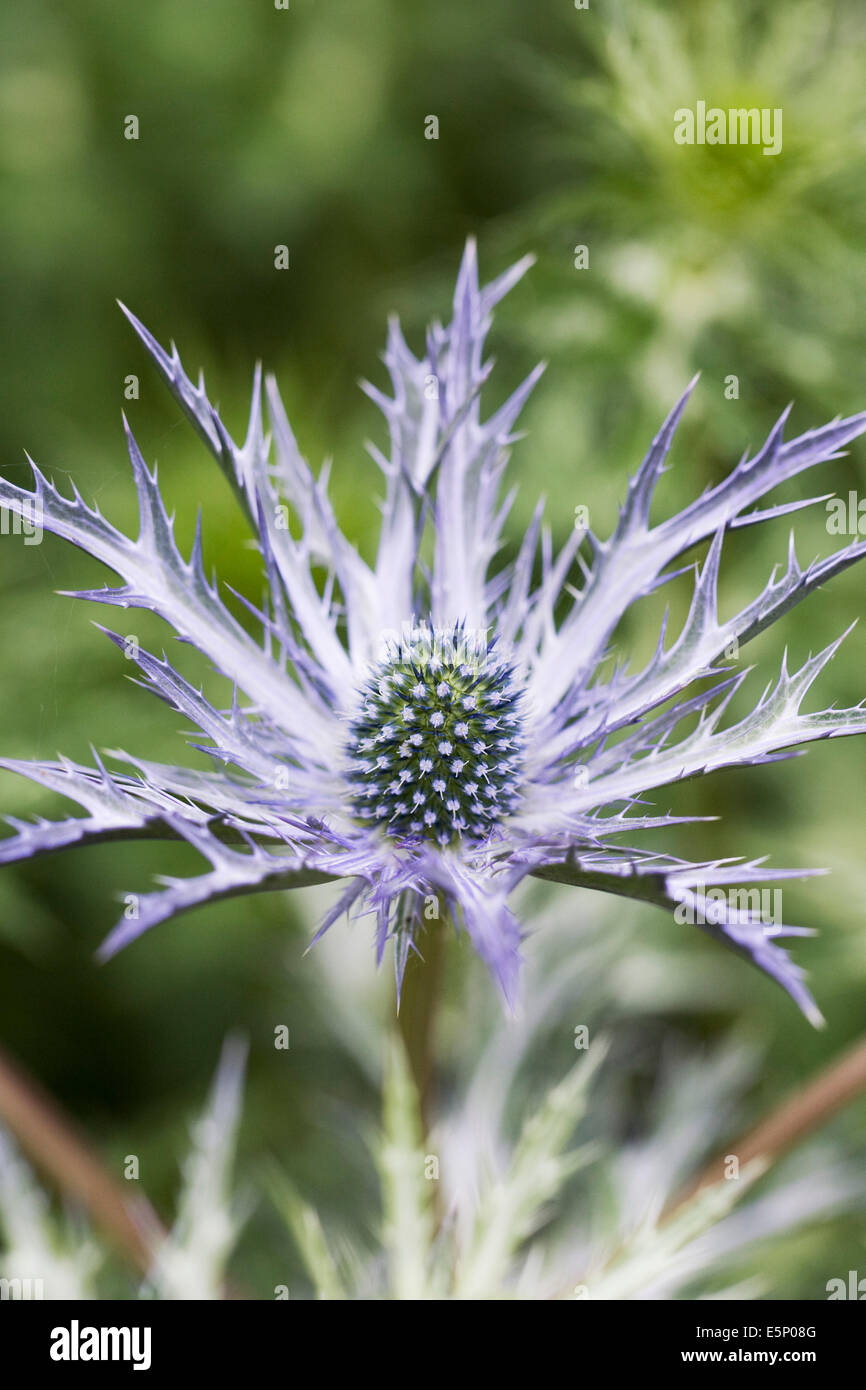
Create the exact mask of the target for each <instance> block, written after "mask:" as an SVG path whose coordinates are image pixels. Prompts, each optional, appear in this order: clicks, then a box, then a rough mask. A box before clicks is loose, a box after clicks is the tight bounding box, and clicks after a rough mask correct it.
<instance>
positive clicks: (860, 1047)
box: [666, 1038, 866, 1216]
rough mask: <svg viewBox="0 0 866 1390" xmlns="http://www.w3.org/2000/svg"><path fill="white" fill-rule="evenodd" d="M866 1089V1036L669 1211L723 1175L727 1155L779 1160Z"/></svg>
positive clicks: (722, 1157)
mask: <svg viewBox="0 0 866 1390" xmlns="http://www.w3.org/2000/svg"><path fill="white" fill-rule="evenodd" d="M864 1091H866V1038H861V1040H860V1041H859V1042H857V1043H855V1044H854V1046H853V1047H852V1048H850V1049H849V1050H848V1051H847V1052H844V1053H843V1054H842V1056H841V1057H839V1058H838V1059H837V1060H836V1061H835V1062H831V1063H830V1065H829V1066H828V1067H825V1068H824V1070H823V1071H820V1072H819V1073H818V1075H817V1076H816V1077H815V1078H814V1080H812V1081H810V1082H808V1083H807V1085H805V1086H804V1087H803V1088H802V1090H799V1091H796V1092H795V1093H794V1095H792V1096H790V1097H789V1098H788V1100H785V1101H783V1102H782V1104H781V1105H780V1106H778V1107H777V1108H776V1109H775V1110H773V1111H771V1112H770V1114H769V1115H767V1116H766V1118H765V1119H763V1120H761V1121H760V1122H759V1123H758V1124H757V1125H755V1127H754V1128H753V1129H750V1130H748V1131H747V1132H746V1133H745V1134H744V1135H743V1136H742V1137H741V1138H740V1139H739V1140H737V1141H736V1142H735V1143H733V1144H729V1145H728V1146H727V1148H726V1150H725V1153H724V1154H718V1155H717V1156H716V1157H715V1158H714V1159H713V1160H712V1162H711V1163H708V1164H707V1166H706V1168H705V1169H704V1170H703V1172H702V1173H700V1174H699V1176H698V1177H697V1178H695V1179H694V1180H693V1181H692V1182H690V1183H689V1184H688V1185H687V1186H686V1187H684V1188H683V1189H682V1190H681V1191H680V1192H679V1193H677V1195H676V1197H675V1198H674V1199H673V1201H672V1202H671V1204H670V1206H669V1207H668V1209H667V1212H666V1215H667V1216H672V1215H673V1213H674V1212H675V1211H677V1210H678V1209H679V1208H680V1207H681V1206H683V1204H684V1203H685V1202H687V1201H689V1200H690V1199H691V1198H692V1197H694V1196H695V1195H696V1193H698V1192H700V1191H701V1190H702V1189H703V1188H705V1187H712V1186H713V1185H714V1184H715V1183H717V1182H721V1180H722V1179H723V1178H724V1176H725V1161H726V1158H727V1156H728V1155H729V1154H733V1155H735V1156H736V1158H737V1160H738V1162H739V1165H740V1167H741V1168H742V1167H744V1166H745V1165H746V1164H747V1163H751V1161H752V1160H753V1159H755V1158H764V1159H767V1160H769V1161H770V1162H775V1161H776V1159H778V1158H780V1157H781V1156H782V1154H784V1153H787V1151H788V1149H790V1148H793V1146H794V1145H795V1144H798V1143H799V1142H800V1140H801V1139H805V1138H806V1136H807V1135H809V1134H812V1133H814V1131H815V1130H817V1129H820V1127H821V1125H823V1124H824V1123H825V1122H826V1121H827V1120H829V1119H830V1117H831V1116H832V1115H835V1113H836V1111H837V1110H841V1109H842V1107H843V1106H845V1105H847V1104H848V1103H849V1101H852V1100H854V1099H855V1097H857V1096H859V1095H862V1094H863V1092H864Z"/></svg>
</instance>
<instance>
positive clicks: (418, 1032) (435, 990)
mask: <svg viewBox="0 0 866 1390" xmlns="http://www.w3.org/2000/svg"><path fill="white" fill-rule="evenodd" d="M416 944H417V947H418V951H419V952H420V956H419V955H416V954H415V953H414V952H411V953H410V956H409V960H408V961H407V963H406V973H405V975H404V977H403V989H402V991H401V997H400V1007H399V1013H398V1026H399V1030H400V1036H401V1037H402V1039H403V1044H404V1046H405V1048H406V1055H407V1057H408V1059H409V1068H410V1070H411V1073H412V1079H413V1081H414V1082H415V1087H416V1089H417V1092H418V1104H419V1108H420V1112H421V1124H422V1127H423V1132H424V1134H425V1135H426V1134H427V1132H428V1130H429V1127H430V1115H431V1112H432V1107H433V1103H434V1100H435V1078H436V1066H435V1031H436V1030H435V1023H436V1006H437V1003H438V1000H439V994H440V988H441V984H442V974H443V967H444V960H445V923H444V922H443V921H441V920H438V919H437V920H434V921H431V922H430V923H429V925H428V926H427V928H426V930H425V931H424V934H423V935H421V936H419V938H418V941H417V943H416Z"/></svg>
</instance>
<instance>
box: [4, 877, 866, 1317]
mask: <svg viewBox="0 0 866 1390" xmlns="http://www.w3.org/2000/svg"><path fill="white" fill-rule="evenodd" d="M540 907H541V912H542V915H544V917H545V923H544V925H545V936H544V944H543V948H542V950H541V952H540V954H539V957H538V958H537V959H536V960H535V961H534V962H533V965H532V966H531V968H530V969H529V971H528V972H527V975H528V978H527V992H526V1000H525V1006H524V1010H523V1012H522V1015H521V1017H520V1018H519V1019H518V1020H515V1021H511V1022H506V1021H505V1020H503V1019H502V1017H501V1015H500V1014H497V1012H496V1011H495V1009H490V1010H488V1009H487V1008H486V1007H485V1005H484V1003H482V1004H481V1007H479V1008H478V1009H476V1010H475V1011H474V1013H473V1014H472V1015H468V1016H466V1015H464V1016H463V1019H462V1026H461V1027H459V1028H454V1027H451V1026H449V1025H448V1021H447V1019H446V1028H445V1033H446V1038H445V1048H444V1052H445V1055H446V1059H447V1060H446V1067H445V1071H446V1074H447V1076H448V1078H449V1080H448V1084H447V1095H444V1096H443V1097H442V1098H441V1099H440V1104H439V1105H438V1106H437V1116H436V1118H435V1120H434V1122H433V1123H432V1125H431V1127H430V1129H429V1130H428V1131H426V1132H425V1130H424V1127H423V1125H422V1121H421V1113H420V1107H419V1097H418V1094H417V1091H416V1089H415V1085H414V1082H413V1079H412V1076H411V1072H410V1069H409V1066H408V1063H407V1059H406V1056H405V1054H404V1052H403V1049H402V1045H401V1044H400V1043H399V1042H398V1041H393V1042H391V1043H390V1044H389V1045H388V1046H387V1048H386V1057H385V1066H384V1080H383V1092H382V1098H383V1114H382V1123H381V1126H380V1127H378V1128H377V1129H376V1130H375V1131H374V1132H371V1134H370V1135H369V1137H368V1143H369V1153H370V1159H371V1162H372V1163H373V1165H374V1167H375V1170H376V1171H377V1172H378V1175H379V1184H378V1185H379V1196H380V1203H381V1205H380V1206H379V1208H378V1210H377V1207H376V1204H375V1199H374V1198H373V1195H372V1193H371V1204H370V1207H369V1209H368V1210H361V1211H356V1212H355V1213H354V1221H353V1226H352V1228H351V1229H343V1228H342V1226H338V1227H337V1229H335V1226H334V1220H333V1217H332V1216H331V1215H330V1214H329V1213H328V1212H326V1211H325V1210H323V1209H321V1208H320V1207H319V1205H318V1204H317V1203H316V1202H315V1200H312V1201H311V1200H310V1198H309V1197H305V1196H304V1195H302V1194H300V1193H299V1192H298V1190H297V1188H296V1186H295V1184H294V1183H293V1182H292V1181H291V1180H290V1178H289V1177H288V1176H287V1173H286V1169H285V1164H284V1163H283V1162H282V1160H281V1159H280V1158H279V1156H274V1157H273V1158H272V1159H271V1160H269V1161H268V1163H267V1164H266V1165H265V1166H264V1167H262V1166H261V1164H259V1166H258V1169H257V1171H253V1172H244V1175H243V1187H244V1191H245V1196H244V1198H243V1200H242V1202H241V1203H239V1202H238V1200H237V1199H236V1197H235V1196H233V1192H234V1188H235V1183H234V1180H233V1179H232V1177H231V1172H232V1167H233V1155H234V1147H235V1142H236V1134H237V1127H238V1123H239V1119H240V1109H239V1104H240V1085H241V1076H242V1065H243V1052H242V1050H241V1049H240V1048H239V1045H238V1044H237V1043H233V1044H230V1045H229V1046H228V1047H227V1049H226V1051H225V1053H224V1057H223V1061H222V1063H221V1066H220V1069H219V1072H218V1076H217V1080H216V1082H215V1085H214V1090H213V1095H212V1098H211V1101H210V1103H209V1106H208V1108H207V1110H206V1113H205V1115H204V1117H203V1119H202V1120H201V1121H199V1123H198V1124H197V1125H196V1126H195V1127H194V1130H193V1135H194V1143H193V1149H192V1153H191V1155H190V1157H189V1159H188V1160H187V1162H186V1163H185V1164H184V1168H183V1183H182V1186H181V1192H180V1196H179V1199H178V1204H177V1217H176V1219H175V1222H174V1225H173V1227H172V1230H171V1232H170V1234H169V1235H168V1236H167V1237H165V1238H162V1239H160V1240H159V1241H154V1244H153V1259H152V1262H151V1266H150V1269H149V1272H148V1276H147V1278H146V1280H145V1281H144V1283H143V1284H141V1285H138V1286H137V1285H136V1284H135V1283H134V1282H131V1281H130V1280H129V1279H128V1278H125V1277H124V1276H123V1275H122V1273H121V1272H120V1271H118V1269H117V1267H116V1264H115V1263H113V1261H112V1259H111V1256H110V1255H109V1253H108V1252H107V1251H101V1252H100V1253H99V1254H98V1257H97V1252H98V1251H99V1242H98V1241H97V1239H96V1238H95V1236H94V1235H92V1234H89V1233H88V1232H87V1230H86V1228H85V1227H84V1226H83V1225H82V1223H81V1222H80V1221H79V1222H78V1224H77V1227H73V1228H71V1229H72V1231H73V1234H72V1235H70V1233H69V1228H67V1230H66V1234H65V1236H64V1237H63V1239H62V1240H61V1238H60V1234H61V1226H60V1225H59V1224H58V1221H57V1220H56V1218H54V1217H53V1216H52V1215H51V1214H50V1208H49V1205H48V1202H47V1199H46V1197H45V1196H44V1195H43V1194H42V1193H41V1192H40V1191H39V1189H38V1188H37V1187H36V1186H35V1184H34V1182H33V1179H32V1177H31V1176H30V1174H29V1172H28V1170H27V1168H26V1166H25V1165H24V1163H23V1162H22V1160H21V1159H20V1158H18V1157H17V1156H15V1155H14V1151H13V1150H12V1147H11V1145H10V1144H9V1143H8V1141H4V1142H5V1147H4V1164H3V1168H2V1179H3V1180H2V1183H0V1223H2V1228H3V1232H4V1253H3V1256H2V1272H3V1276H4V1277H6V1278H8V1279H16V1278H31V1279H33V1278H38V1279H42V1281H43V1286H44V1287H43V1291H42V1293H41V1294H39V1295H36V1296H43V1297H45V1298H52V1297H73V1298H77V1297H93V1296H98V1294H99V1293H100V1292H102V1291H104V1290H105V1289H106V1288H109V1287H110V1288H111V1290H112V1292H113V1293H114V1295H115V1296H126V1297H135V1296H140V1297H157V1298H172V1299H178V1298H180V1299H198V1298H214V1297H219V1296H221V1295H225V1293H226V1292H227V1287H228V1282H227V1281H228V1280H230V1279H231V1278H232V1269H231V1266H232V1259H231V1256H232V1249H233V1246H234V1244H235V1241H236V1239H237V1237H238V1236H239V1234H241V1233H242V1229H241V1228H242V1225H243V1219H244V1215H245V1214H246V1215H249V1214H250V1213H251V1212H252V1210H253V1207H254V1201H253V1196H252V1194H253V1190H254V1189H257V1191H258V1197H257V1199H256V1201H255V1205H256V1206H257V1207H258V1209H259V1213H261V1211H262V1210H265V1209H267V1208H270V1209H271V1210H272V1211H273V1212H274V1213H275V1214H276V1216H277V1217H278V1218H279V1221H278V1223H277V1225H276V1226H274V1227H273V1228H272V1234H271V1239H272V1241H273V1242H274V1243H275V1245H276V1246H277V1247H278V1249H277V1253H276V1255H275V1256H274V1257H273V1258H272V1259H271V1260H270V1261H269V1268H274V1267H278V1266H279V1263H280V1261H281V1260H282V1263H283V1267H285V1268H289V1267H291V1260H289V1259H288V1258H287V1256H288V1253H289V1249H288V1247H289V1245H291V1246H292V1247H294V1250H295V1251H296V1252H297V1253H299V1254H300V1257H301V1259H302V1261H303V1267H304V1270H305V1275H304V1276H303V1277H294V1276H293V1277H291V1278H289V1277H288V1276H287V1277H286V1279H285V1281H284V1282H283V1281H281V1282H280V1283H277V1284H275V1285H274V1286H273V1287H270V1286H264V1282H263V1277H262V1274H261V1273H256V1272H254V1274H253V1277H252V1279H250V1278H249V1271H248V1281H247V1284H246V1285H244V1286H240V1285H239V1286H238V1287H237V1288H235V1290H234V1293H235V1295H236V1296H241V1297H251V1298H266V1299H269V1298H285V1297H292V1298H298V1297H300V1298H305V1297H311V1296H312V1297H317V1298H325V1299H342V1298H355V1299H357V1298H360V1299H425V1300H427V1299H432V1300H436V1299H469V1300H489V1299H500V1298H516V1299H521V1300H524V1299H529V1300H541V1299H544V1300H547V1299H561V1298H565V1299H578V1300H583V1299H589V1300H621V1299H629V1298H641V1299H645V1298H678V1297H726V1298H755V1297H762V1296H775V1297H785V1296H790V1294H791V1289H792V1287H793V1288H795V1289H796V1288H798V1287H799V1286H798V1285H797V1282H796V1281H797V1279H798V1278H800V1279H802V1278H806V1279H809V1280H811V1281H812V1282H811V1296H812V1297H816V1298H821V1297H824V1296H825V1284H826V1281H827V1279H828V1278H829V1277H831V1276H832V1275H833V1274H834V1273H835V1272H836V1271H834V1269H833V1268H832V1267H831V1266H827V1267H826V1270H825V1268H824V1265H823V1264H822V1255H821V1250H822V1245H821V1240H820V1232H821V1225H822V1222H823V1221H824V1220H826V1219H827V1218H829V1217H830V1216H832V1215H837V1216H838V1215H839V1214H840V1213H842V1212H848V1213H850V1214H851V1215H852V1216H854V1214H855V1213H859V1212H862V1208H863V1203H864V1198H866V1193H864V1189H863V1182H862V1174H860V1173H858V1171H857V1169H856V1168H855V1166H854V1163H853V1162H850V1161H849V1162H844V1161H840V1160H839V1159H838V1158H833V1157H830V1156H828V1154H826V1153H825V1151H824V1149H823V1146H822V1145H821V1143H820V1142H816V1141H815V1140H814V1138H812V1140H811V1141H810V1143H809V1144H808V1145H807V1147H806V1148H805V1149H804V1150H803V1151H802V1152H801V1153H799V1154H798V1155H796V1156H795V1157H794V1158H793V1159H792V1158H789V1159H787V1160H786V1162H785V1163H784V1164H779V1165H774V1164H773V1163H772V1160H773V1159H774V1158H776V1157H777V1155H774V1154H773V1153H771V1152H769V1151H768V1152H767V1155H766V1157H765V1159H764V1160H761V1159H758V1158H755V1159H752V1160H751V1161H750V1162H748V1163H744V1165H743V1167H742V1169H741V1170H739V1171H737V1165H736V1163H734V1164H733V1165H732V1164H731V1158H732V1157H733V1158H735V1157H736V1153H734V1154H733V1155H727V1162H726V1164H725V1165H722V1164H719V1166H718V1171H717V1172H715V1175H714V1176H715V1180H714V1181H704V1182H702V1183H700V1184H699V1185H698V1186H697V1188H696V1190H694V1191H691V1192H690V1191H689V1181H690V1180H691V1179H693V1178H694V1177H695V1175H696V1173H697V1172H698V1171H699V1169H700V1168H701V1165H702V1164H703V1163H704V1162H705V1160H706V1158H707V1155H708V1154H709V1153H710V1152H711V1151H713V1150H715V1149H716V1148H717V1147H718V1146H719V1144H720V1143H727V1144H729V1145H730V1143H731V1142H732V1138H733V1136H734V1135H735V1134H736V1132H737V1130H738V1127H739V1126H740V1125H741V1124H742V1121H743V1117H744V1106H743V1097H744V1094H745V1091H746V1088H747V1087H748V1085H749V1082H750V1079H751V1078H753V1077H754V1074H755V1071H756V1069H757V1067H758V1064H759V1061H760V1049H759V1047H758V1046H757V1045H756V1044H755V1043H753V1042H752V1043H747V1042H746V1041H745V1040H744V1039H740V1040H739V1041H737V1040H735V1039H731V1040H729V1041H728V1042H727V1043H724V1044H722V1045H717V1046H715V1047H714V1048H712V1049H708V1048H705V1047H704V1048H700V1049H696V1048H694V1047H693V1046H690V1045H688V1044H687V1043H686V1042H685V1040H684V1039H682V1038H680V1039H679V1040H677V1041H676V1043H675V1044H674V1045H673V1046H671V1047H669V1048H668V1049H667V1050H666V1060H665V1061H664V1062H663V1064H662V1066H661V1067H660V1069H659V1071H658V1074H657V1076H656V1078H655V1080H654V1082H653V1084H652V1086H651V1088H650V1090H649V1092H648V1093H647V1094H646V1095H645V1096H644V1099H643V1100H642V1101H640V1102H639V1103H637V1104H636V1103H635V1100H634V1097H635V1095H636V1094H638V1093H639V1088H640V1083H641V1080H642V1078H645V1064H644V1060H643V1058H642V1056H641V1054H640V1052H639V1051H638V1050H636V1049H635V1047H634V1046H633V1041H634V1040H635V1039H636V1038H637V1037H639V1036H640V1034H639V1032H633V1028H634V1024H633V1022H630V1017H631V1013H632V1009H631V1006H629V1005H628V1004H627V1003H625V1002H624V999H623V997H622V995H621V994H620V998H619V1003H618V1005H617V1006H614V1005H613V1004H612V1001H611V997H610V996H611V989H614V990H617V989H618V984H617V983H612V981H611V972H610V968H609V967H610V962H611V959H616V958H617V957H618V956H619V957H620V958H623V959H624V958H625V957H626V956H627V955H628V954H629V948H630V946H635V945H636V943H634V942H633V941H632V942H629V937H630V935H631V933H630V932H629V930H628V929H626V928H623V927H622V926H621V925H619V924H617V922H616V921H615V920H613V919H612V918H611V917H610V916H609V914H607V913H605V914H599V915H598V916H596V917H595V918H594V919H593V918H590V919H589V920H588V921H587V922H586V924H585V931H584V933H583V934H582V940H581V944H580V948H579V950H578V951H577V952H575V951H574V949H573V946H572V942H573V931H572V927H571V924H570V923H569V922H567V921H564V920H563V917H562V914H561V912H558V911H556V910H555V909H554V908H552V907H551V908H548V909H545V908H544V905H543V903H541V904H540ZM637 950H638V953H639V952H640V947H639V946H638V947H637ZM340 954H341V955H342V954H344V953H340ZM651 955H652V953H649V954H648V958H651ZM329 962H330V963H329V966H328V969H339V968H340V967H339V964H338V962H337V960H336V956H335V954H334V953H333V952H331V953H330V956H329ZM355 978H356V986H355V988H356V991H357V997H356V998H354V999H353V1004H359V1003H360V1002H361V998H362V996H363V990H364V986H363V983H358V982H357V977H355ZM349 993H350V996H351V994H352V985H351V984H350V985H349ZM488 1002H489V1001H488ZM617 1013H618V1019H617V1023H616V1027H615V1029H614V1030H613V1031H612V1032H611V1034H610V1036H609V1039H608V1040H607V1041H605V1040H604V1038H603V1037H602V1036H601V1035H600V1034H598V1033H597V1022H598V1021H599V1020H600V1019H601V1018H603V1017H607V1018H608V1019H611V1018H612V1017H613V1015H614V1014H617ZM576 1019H580V1020H581V1022H580V1023H576V1022H575V1020H576ZM454 1021H456V1019H455V1020H452V1023H453V1022H454ZM347 1041H348V1040H347ZM348 1045H349V1046H354V1047H356V1048H357V1049H358V1050H359V1059H360V1060H362V1062H364V1064H365V1065H366V1063H367V1061H369V1060H370V1057H371V1055H374V1056H375V1058H381V1055H382V1053H381V1043H377V1042H372V1040H371V1039H363V1038H359V1037H357V1036H356V1038H355V1041H354V1044H353V1043H351V1042H349V1043H348ZM371 1045H372V1047H373V1054H371V1053H370V1050H369V1049H370V1047H371ZM568 1052H571V1056H572V1058H574V1059H575V1060H573V1061H572V1062H571V1063H568V1062H567V1060H566V1058H567V1053H568ZM554 1054H556V1055H559V1056H560V1057H562V1059H563V1063H564V1065H563V1066H562V1067H561V1075H560V1079H559V1081H558V1083H557V1084H556V1085H554V1086H553V1087H552V1088H551V1089H549V1090H548V1091H547V1094H544V1087H540V1086H539V1082H538V1078H539V1068H540V1067H541V1066H542V1064H543V1070H544V1072H545V1073H549V1059H550V1057H551V1055H554ZM861 1081H862V1078H861ZM636 1086H637V1087H638V1092H636V1090H635V1087H636ZM626 1096H631V1100H630V1102H629V1104H628V1106H624V1100H625V1097H626ZM624 1121H625V1122H626V1125H627V1128H626V1131H625V1132H624V1130H623V1124H624ZM629 1131H630V1132H629ZM768 1165H769V1167H768ZM358 1176H359V1175H357V1174H356V1176H355V1180H356V1181H357V1180H358ZM710 1177H711V1178H712V1177H713V1173H711V1174H710ZM361 1190H365V1184H363V1183H361ZM366 1190H369V1189H366ZM807 1229H808V1230H810V1231H811V1233H812V1240H813V1242H816V1243H813V1244H812V1245H810V1246H809V1250H808V1254H809V1260H810V1265H809V1268H808V1270H806V1271H804V1270H803V1269H802V1268H800V1269H796V1255H797V1249H798V1245H797V1242H798V1240H800V1241H801V1240H802V1235H803V1232H804V1231H805V1230H807ZM280 1249H282V1254H280ZM58 1250H60V1251H61V1252H62V1254H61V1255H58V1254H57V1253H56V1252H57V1251H58ZM792 1252H793V1254H794V1265H795V1271H794V1274H793V1275H792V1268H791V1263H792V1262H791V1255H792ZM274 1259H275V1260H276V1266H275V1264H274ZM756 1267H757V1268H758V1269H759V1271H760V1273H759V1274H758V1275H756V1274H755V1268H756ZM816 1271H817V1272H816ZM12 1296H16V1295H15V1292H14V1290H13V1294H12ZM25 1296H26V1295H25ZM31 1296H32V1295H31Z"/></svg>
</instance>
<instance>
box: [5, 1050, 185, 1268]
mask: <svg viewBox="0 0 866 1390" xmlns="http://www.w3.org/2000/svg"><path fill="white" fill-rule="evenodd" d="M0 1118H2V1119H3V1121H4V1122H5V1124H6V1125H7V1126H8V1128H9V1129H10V1130H11V1132H12V1133H13V1134H14V1135H15V1137H16V1139H17V1141H18V1143H19V1145H20V1146H21V1148H22V1149H23V1150H24V1152H25V1153H27V1154H28V1155H29V1157H30V1158H31V1159H32V1160H33V1162H34V1163H35V1164H36V1166H37V1167H38V1168H40V1169H41V1170H42V1171H43V1172H44V1173H46V1174H48V1175H49V1176H50V1177H51V1178H52V1179H53V1181H54V1183H55V1184H56V1186H57V1187H58V1189H59V1190H60V1191H61V1192H62V1193H63V1194H64V1195H65V1196H68V1197H71V1198H74V1199H75V1200H76V1201H78V1202H80V1203H81V1204H82V1206H83V1207H84V1208H85V1210H86V1211H87V1213H88V1214H89V1216H90V1219H91V1221H92V1222H93V1224H94V1226H98V1227H100V1228H101V1229H102V1230H103V1231H104V1233H105V1234H106V1235H107V1236H108V1237H109V1239H110V1240H111V1241H112V1243H113V1244H114V1245H115V1246H116V1247H117V1249H118V1250H119V1251H120V1253H121V1254H122V1255H124V1256H125V1258H126V1259H127V1260H128V1261H129V1262H130V1263H131V1264H132V1265H134V1266H135V1267H136V1268H137V1269H139V1270H141V1271H142V1273H144V1274H146V1273H147V1272H148V1270H149V1269H150V1266H151V1263H152V1259H153V1250H154V1248H155V1245H156V1244H157V1243H158V1242H159V1241H160V1240H161V1239H164V1237H165V1231H164V1229H163V1227H162V1225H161V1223H160V1220H159V1217H158V1216H157V1215H156V1212H155V1211H154V1210H153V1207H152V1206H151V1205H150V1203H149V1202H148V1200H147V1198H146V1197H144V1196H142V1195H141V1194H140V1193H134V1194H132V1195H130V1194H128V1193H127V1191H126V1190H125V1189H124V1187H123V1186H122V1185H121V1184H120V1183H119V1182H117V1181H116V1179H114V1178H113V1177H112V1176H111V1174H110V1173H107V1172H106V1170H105V1168H104V1167H103V1165H102V1163H101V1162H100V1160H99V1158H98V1157H97V1156H96V1154H95V1153H94V1152H93V1151H92V1149H91V1148H90V1147H89V1145H88V1144H87V1143H86V1141H85V1140H84V1139H83V1138H82V1137H81V1136H80V1135H79V1134H78V1133H77V1132H76V1130H75V1128H74V1126H73V1124H72V1122H71V1121H70V1120H69V1119H68V1118H67V1116H66V1115H64V1113H63V1112H62V1110H61V1109H60V1108H59V1106H58V1105H57V1104H56V1102H55V1101H53V1100H52V1099H51V1097H50V1096H48V1095H47V1094H46V1093H45V1092H44V1091H43V1090H42V1088H41V1087H40V1086H38V1085H37V1083H36V1082H35V1081H33V1080H32V1079H31V1078H29V1077H27V1076H25V1075H24V1073H23V1072H22V1071H21V1069H20V1068H19V1067H18V1066H17V1065H16V1064H15V1063H13V1062H12V1061H10V1059H9V1058H8V1056H6V1055H5V1054H4V1053H3V1051H2V1049H0Z"/></svg>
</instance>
